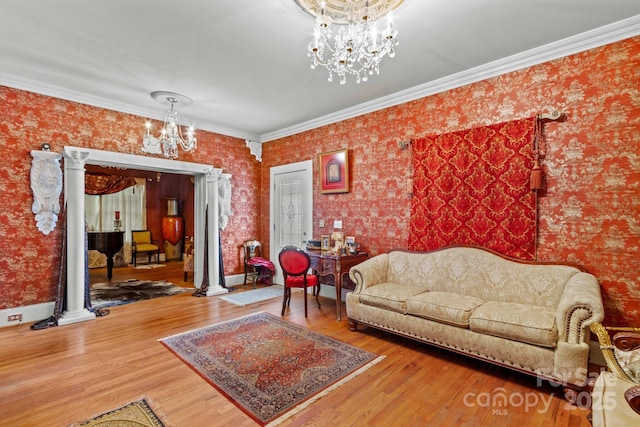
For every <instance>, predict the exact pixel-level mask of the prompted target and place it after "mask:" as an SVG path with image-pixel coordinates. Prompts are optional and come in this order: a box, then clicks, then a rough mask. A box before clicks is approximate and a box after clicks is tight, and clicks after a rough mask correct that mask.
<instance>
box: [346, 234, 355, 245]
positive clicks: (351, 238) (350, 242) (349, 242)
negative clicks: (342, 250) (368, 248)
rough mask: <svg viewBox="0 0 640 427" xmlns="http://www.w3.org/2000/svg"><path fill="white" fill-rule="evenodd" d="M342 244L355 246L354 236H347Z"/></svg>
mask: <svg viewBox="0 0 640 427" xmlns="http://www.w3.org/2000/svg"><path fill="white" fill-rule="evenodd" d="M344 243H345V244H346V245H355V244H356V238H355V236H347V237H346V238H345V240H344Z"/></svg>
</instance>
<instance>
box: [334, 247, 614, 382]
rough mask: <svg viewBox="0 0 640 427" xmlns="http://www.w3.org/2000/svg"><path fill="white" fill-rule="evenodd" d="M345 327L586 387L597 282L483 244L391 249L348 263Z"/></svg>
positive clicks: (598, 306) (597, 311) (600, 313)
mask: <svg viewBox="0 0 640 427" xmlns="http://www.w3.org/2000/svg"><path fill="white" fill-rule="evenodd" d="M349 275H350V278H351V280H353V281H354V282H355V283H356V287H355V290H354V291H353V292H350V293H348V294H347V301H346V303H347V316H348V318H349V327H350V329H351V330H354V331H355V330H356V329H357V326H358V324H364V325H368V326H371V327H374V328H378V329H382V330H385V331H389V332H392V333H396V334H399V335H403V336H406V337H410V338H413V339H416V340H419V341H422V342H426V343H429V344H433V345H436V346H439V347H443V348H446V349H449V350H453V351H456V352H458V353H463V354H466V355H469V356H472V357H475V358H479V359H483V360H486V361H489V362H492V363H495V364H499V365H503V366H507V367H510V368H512V369H515V370H518V371H521V372H525V373H529V374H533V375H536V376H538V377H540V378H543V379H548V380H551V381H554V382H556V383H560V384H562V385H564V386H565V389H566V390H571V389H576V388H578V389H579V388H582V387H584V386H586V385H587V380H588V372H587V364H588V360H589V336H590V332H589V325H590V324H591V323H593V322H601V321H602V319H603V318H604V309H603V306H602V297H601V294H600V285H599V283H598V281H597V280H596V278H595V277H594V276H593V275H591V274H588V273H585V272H582V271H580V270H579V269H578V268H576V267H572V266H568V265H556V264H546V263H545V264H543V263H533V262H518V261H516V260H514V259H510V258H506V257H502V256H500V255H498V254H497V253H494V252H491V251H488V250H484V249H481V248H478V247H460V246H457V247H449V248H445V249H441V250H437V251H433V252H420V253H418V252H408V251H392V252H390V253H385V254H380V255H377V256H375V257H372V258H370V259H368V260H367V261H365V262H363V263H361V264H358V265H356V266H355V267H352V268H351V270H350V273H349Z"/></svg>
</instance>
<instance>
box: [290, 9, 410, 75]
mask: <svg viewBox="0 0 640 427" xmlns="http://www.w3.org/2000/svg"><path fill="white" fill-rule="evenodd" d="M402 1H403V0H327V1H324V0H295V2H296V3H297V4H298V5H299V6H300V7H301V8H302V9H303V10H305V11H306V12H308V13H309V14H311V15H313V16H315V17H316V23H315V26H314V37H313V40H312V41H311V43H309V47H308V51H307V56H308V57H309V58H310V60H311V68H316V67H317V66H318V65H321V66H323V67H326V68H327V70H328V71H329V81H330V82H331V81H333V77H334V75H336V76H338V79H339V81H340V84H345V83H346V82H347V75H352V76H354V77H355V80H356V83H360V82H361V81H363V82H366V81H367V80H368V79H369V76H370V75H373V74H374V73H375V74H376V75H377V74H379V73H380V62H382V59H383V58H384V57H385V56H389V58H393V57H394V56H395V49H394V48H395V47H396V46H397V45H398V30H396V29H395V28H394V27H393V23H392V21H391V13H390V12H391V11H392V10H393V9H395V8H397V7H398V6H399V5H400V4H401V3H402ZM384 16H387V22H386V24H385V25H384V28H378V23H377V21H376V20H378V19H380V18H382V17H384ZM333 24H335V25H333ZM334 26H335V27H337V29H336V31H335V32H334V30H333V28H334Z"/></svg>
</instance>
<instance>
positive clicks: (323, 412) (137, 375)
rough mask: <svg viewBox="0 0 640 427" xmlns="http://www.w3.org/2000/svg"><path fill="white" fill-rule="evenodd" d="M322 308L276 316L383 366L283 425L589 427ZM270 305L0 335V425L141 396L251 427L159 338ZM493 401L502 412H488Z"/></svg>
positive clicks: (562, 405)
mask: <svg viewBox="0 0 640 427" xmlns="http://www.w3.org/2000/svg"><path fill="white" fill-rule="evenodd" d="M102 276H104V277H102ZM129 278H136V279H150V280H168V281H171V282H173V283H174V284H176V285H179V286H189V287H192V286H193V276H192V275H190V277H189V281H188V282H183V272H182V264H181V263H179V262H170V263H167V265H166V266H165V267H161V268H157V269H152V270H140V269H138V270H134V269H133V268H119V269H115V270H114V277H113V280H114V281H118V280H125V279H129ZM105 280H106V272H105V270H104V269H98V270H92V272H91V281H92V283H93V282H96V281H105ZM249 289H250V287H249V286H246V287H239V288H238V289H237V290H236V291H235V292H242V291H245V290H249ZM297 296H298V297H300V296H301V295H297ZM321 303H322V308H321V309H320V310H318V309H317V308H316V307H315V306H314V305H313V304H310V305H309V317H308V318H307V319H305V317H304V309H303V305H302V300H301V299H300V298H296V295H295V294H294V298H293V301H292V302H291V310H290V311H288V312H287V313H286V314H285V318H286V319H287V320H290V321H292V322H295V323H298V324H300V325H303V326H306V327H308V328H309V329H312V330H315V331H317V332H320V333H323V334H325V335H328V336H331V337H334V338H336V339H339V340H342V341H344V342H348V343H350V344H352V345H355V346H358V347H360V348H363V349H365V350H368V351H371V352H373V353H376V354H379V355H385V356H386V358H385V359H384V360H383V361H382V362H380V363H378V364H377V365H375V366H373V367H372V368H370V369H369V370H367V371H366V372H364V373H363V374H361V375H360V376H358V377H356V378H354V379H352V380H350V381H349V382H347V383H346V384H344V385H342V386H341V387H339V388H338V389H336V390H335V391H332V392H331V393H329V394H328V395H327V396H324V397H322V398H321V399H319V400H318V401H317V402H315V403H313V404H312V405H310V406H309V407H308V408H306V409H305V410H303V411H302V412H300V413H299V414H297V415H296V416H295V417H294V418H291V419H289V420H287V421H285V423H283V424H282V425H283V426H302V425H304V426H331V427H337V426H391V425H393V426H427V425H428V426H523V427H524V426H571V427H573V426H582V427H587V426H589V425H590V424H589V422H588V420H587V414H588V411H587V410H586V409H579V408H576V407H573V406H571V405H569V404H567V402H566V401H565V400H564V399H563V398H562V390H561V389H560V388H554V387H551V386H550V385H548V384H543V385H542V386H540V385H538V384H537V381H536V379H535V378H533V377H529V376H525V375H521V374H518V373H514V372H511V371H509V370H506V369H503V368H499V367H495V366H493V365H490V364H487V363H483V362H479V361H475V360H472V359H470V358H467V357H463V356H460V355H456V354H454V353H451V352H447V351H444V350H439V349H436V348H434V347H431V346H428V345H425V344H420V343H417V342H413V341H411V340H408V339H403V338H400V337H395V336H393V335H390V334H387V333H383V332H379V331H376V330H373V329H363V330H362V331H358V332H351V331H349V329H348V327H347V321H346V319H345V318H344V316H343V320H342V322H337V321H336V318H335V302H334V301H333V300H330V299H321ZM281 304H282V300H281V299H280V298H276V299H272V300H269V301H266V302H262V303H257V304H253V305H249V306H246V307H239V306H235V305H233V304H231V303H228V302H226V301H223V300H221V299H220V298H219V297H217V296H214V297H205V298H196V297H193V296H191V293H185V294H182V295H175V296H170V297H164V298H158V299H155V300H149V301H141V302H137V303H133V304H128V305H123V306H119V307H114V308H112V309H111V313H110V314H109V315H108V316H105V317H101V318H97V319H96V320H92V321H88V322H83V323H77V324H73V325H68V326H61V327H53V328H49V329H45V330H40V331H34V330H31V329H30V325H29V324H23V325H18V326H11V327H7V328H2V329H0V343H1V345H0V426H58V427H60V426H67V425H69V424H72V423H75V422H80V421H83V420H86V419H88V418H91V417H92V416H95V415H97V414H100V413H103V412H106V411H108V410H111V409H114V408H116V407H118V406H122V405H124V404H126V403H128V402H130V401H133V400H137V399H140V398H142V397H145V398H147V399H148V400H149V401H151V402H152V403H153V405H154V406H155V407H156V408H158V410H159V413H160V415H162V417H163V418H164V420H165V421H166V422H167V424H169V425H173V426H179V427H182V426H184V427H191V426H205V427H206V426H234V427H241V426H255V425H257V424H256V423H255V422H254V421H252V420H251V419H250V418H249V417H248V416H247V415H245V414H244V412H242V411H241V410H240V409H238V408H237V407H236V406H235V405H234V404H233V403H231V402H230V401H228V400H227V399H226V398H225V397H224V396H223V395H221V394H220V393H219V392H218V391H216V389H215V388H213V387H212V386H211V385H209V384H208V383H207V382H206V381H205V380H203V379H202V378H201V377H200V376H199V375H197V374H196V373H194V372H193V371H192V370H191V369H190V368H189V367H188V366H187V365H186V364H184V363H183V362H181V361H180V360H179V359H178V358H177V357H176V356H175V355H173V354H172V353H171V352H170V351H168V350H167V349H166V348H165V347H164V346H163V345H162V344H160V343H159V342H158V340H159V339H161V338H164V337H167V336H170V335H174V334H177V333H181V332H186V331H189V330H192V329H196V328H200V327H203V326H206V325H210V324H213V323H217V322H220V321H223V320H228V319H232V318H234V317H238V316H242V315H246V314H249V313H255V312H259V311H267V312H269V313H272V314H275V315H278V316H279V315H280V310H281ZM498 394H502V395H503V396H505V397H506V398H507V399H508V403H507V406H502V407H501V406H498V404H499V400H494V397H496V396H497V395H498ZM534 403H535V405H534Z"/></svg>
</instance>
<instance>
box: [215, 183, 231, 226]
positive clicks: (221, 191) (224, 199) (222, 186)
mask: <svg viewBox="0 0 640 427" xmlns="http://www.w3.org/2000/svg"><path fill="white" fill-rule="evenodd" d="M218 204H219V205H220V215H219V219H218V227H220V230H224V229H225V228H227V225H228V224H229V217H230V216H231V215H233V210H231V175H230V174H228V173H223V174H221V175H220V179H219V180H218Z"/></svg>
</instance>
